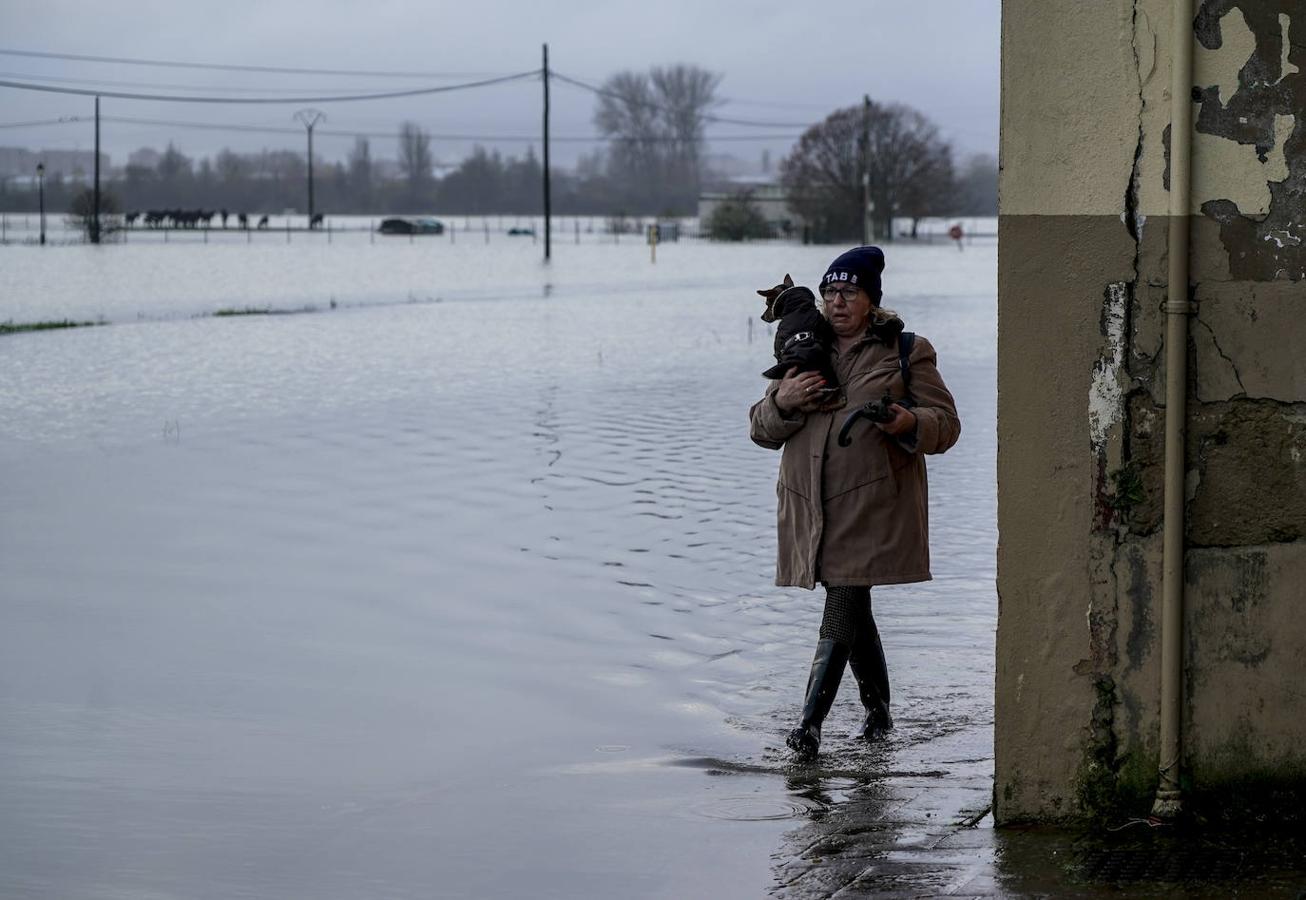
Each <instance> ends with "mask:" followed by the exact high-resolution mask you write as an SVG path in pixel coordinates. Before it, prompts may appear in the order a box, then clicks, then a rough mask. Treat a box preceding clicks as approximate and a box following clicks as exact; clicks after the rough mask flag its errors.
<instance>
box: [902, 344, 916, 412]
mask: <svg viewBox="0 0 1306 900" xmlns="http://www.w3.org/2000/svg"><path fill="white" fill-rule="evenodd" d="M915 343H916V333H915V332H913V331H903V332H900V333H899V334H898V368H899V369H901V370H902V386H903V390H905V391H906V392H907V399H908V400H911V399H913V398H912V395H911V348H912V345H913V344H915Z"/></svg>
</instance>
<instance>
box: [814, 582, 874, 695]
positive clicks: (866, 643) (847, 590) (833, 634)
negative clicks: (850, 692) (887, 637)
mask: <svg viewBox="0 0 1306 900" xmlns="http://www.w3.org/2000/svg"><path fill="white" fill-rule="evenodd" d="M821 639H822V640H827V639H828V640H835V641H839V642H840V643H842V644H845V645H846V646H847V647H848V649H849V656H848V663H849V665H850V666H851V667H852V670H853V675H854V676H856V678H857V685H858V687H859V688H860V690H861V694H862V702H863V703H864V704H866V707H867V709H868V710H869V709H871V708H872V707H874V708H876V709H879V710H883V711H884V712H885V715H886V716H887V710H888V704H889V667H888V666H887V665H886V663H885V661H884V647H883V646H882V645H881V644H880V630H879V629H878V628H876V627H875V617H874V616H873V615H872V614H871V589H870V588H868V587H827V588H826V589H825V614H824V615H823V616H822V617H821Z"/></svg>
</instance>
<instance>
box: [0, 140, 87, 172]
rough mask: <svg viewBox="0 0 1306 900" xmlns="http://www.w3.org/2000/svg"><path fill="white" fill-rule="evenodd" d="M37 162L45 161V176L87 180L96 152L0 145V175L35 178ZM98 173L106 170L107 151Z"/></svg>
mask: <svg viewBox="0 0 1306 900" xmlns="http://www.w3.org/2000/svg"><path fill="white" fill-rule="evenodd" d="M37 163H44V164H45V175H46V177H47V178H50V177H53V176H55V175H62V176H63V177H65V178H70V179H77V180H88V179H89V178H90V177H91V173H93V172H94V171H95V154H94V153H93V152H92V151H90V150H28V149H27V148H26V147H0V176H6V177H18V178H22V177H25V176H26V177H34V176H35V174H36V165H37ZM100 171H101V174H105V175H107V174H108V172H109V154H107V153H101V154H100Z"/></svg>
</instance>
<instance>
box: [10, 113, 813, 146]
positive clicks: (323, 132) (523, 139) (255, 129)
mask: <svg viewBox="0 0 1306 900" xmlns="http://www.w3.org/2000/svg"><path fill="white" fill-rule="evenodd" d="M93 121H95V120H94V117H92V116H64V117H63V118H59V119H45V120H43V121H33V122H8V123H0V129H3V128H24V127H32V126H39V125H71V124H76V123H80V122H93ZM100 121H102V122H111V123H114V124H120V125H145V126H153V127H160V128H189V129H194V130H199V131H234V132H246V133H253V134H285V135H302V134H303V133H304V131H303V129H302V128H291V127H288V126H287V127H280V126H276V125H249V124H238V123H227V124H222V123H217V122H187V121H177V120H172V119H141V118H136V117H133V116H101V117H100ZM313 134H314V135H315V136H318V137H332V138H360V137H362V138H379V139H382V140H386V139H392V140H394V139H398V137H399V134H398V132H397V131H349V130H343V129H334V130H333V129H327V128H315V129H313ZM424 134H425V136H426V137H427V138H429V139H430V140H434V141H485V142H487V143H488V142H491V141H500V142H505V143H537V142H540V141H541V140H542V139H541V136H540V135H522V134H431V133H429V132H427V133H424ZM796 137H798V135H795V134H728V135H721V136H720V137H714V138H712V140H714V141H784V140H794V139H795V138H796ZM675 140H677V139H676V138H665V137H651V138H610V137H605V136H603V135H550V136H549V141H550V142H554V141H557V142H560V143H564V142H565V143H576V144H601V143H605V142H608V141H620V142H622V143H671V142H674V141H675Z"/></svg>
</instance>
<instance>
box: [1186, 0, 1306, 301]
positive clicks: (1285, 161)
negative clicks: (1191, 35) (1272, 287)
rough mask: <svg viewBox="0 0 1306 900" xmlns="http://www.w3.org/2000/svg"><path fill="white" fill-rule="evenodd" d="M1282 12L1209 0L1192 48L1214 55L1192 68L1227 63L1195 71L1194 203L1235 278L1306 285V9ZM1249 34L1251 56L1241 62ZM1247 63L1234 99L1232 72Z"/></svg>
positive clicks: (1238, 0) (1250, 1) (1247, 2)
mask: <svg viewBox="0 0 1306 900" xmlns="http://www.w3.org/2000/svg"><path fill="white" fill-rule="evenodd" d="M1284 5H1285V4H1283V3H1270V2H1263V0H1262V2H1257V0H1205V2H1203V3H1202V6H1201V9H1200V11H1199V12H1198V15H1197V20H1196V23H1195V26H1196V34H1197V39H1198V42H1199V43H1200V44H1201V46H1202V47H1204V48H1206V50H1207V51H1212V52H1207V53H1200V52H1199V53H1198V54H1197V60H1198V61H1201V60H1210V61H1214V60H1218V59H1219V58H1221V57H1224V58H1225V63H1224V64H1223V68H1221V67H1220V66H1219V65H1215V64H1214V63H1212V64H1211V65H1207V66H1205V67H1202V66H1199V67H1198V69H1197V75H1196V78H1197V82H1196V86H1195V87H1194V88H1193V98H1194V100H1195V101H1196V102H1198V103H1199V104H1200V108H1199V110H1198V114H1197V121H1196V128H1197V133H1198V138H1197V140H1196V142H1195V143H1194V161H1195V163H1199V165H1197V166H1196V167H1195V175H1197V173H1207V175H1206V178H1205V180H1203V179H1202V176H1201V175H1197V177H1196V179H1195V184H1194V188H1195V190H1194V194H1193V199H1194V202H1195V203H1197V204H1199V205H1200V209H1201V212H1202V213H1203V214H1204V215H1205V216H1207V217H1208V218H1210V219H1212V220H1214V221H1215V222H1218V223H1219V226H1220V241H1221V243H1222V244H1223V245H1224V247H1225V249H1226V250H1227V251H1228V253H1229V271H1230V274H1231V275H1232V277H1233V278H1234V279H1236V280H1248V281H1273V280H1276V279H1287V280H1290V281H1300V280H1302V279H1303V278H1306V240H1303V238H1304V237H1306V236H1304V235H1303V227H1304V226H1303V223H1302V221H1301V216H1300V207H1301V197H1302V196H1303V195H1306V121H1303V119H1304V117H1303V116H1302V115H1300V113H1301V112H1302V110H1306V79H1303V78H1301V70H1302V66H1303V64H1306V3H1302V2H1300V0H1294V2H1293V3H1292V4H1291V6H1292V8H1293V10H1294V11H1299V12H1297V14H1295V15H1289V14H1287V13H1285V12H1284ZM1234 13H1237V15H1234ZM1248 35H1250V36H1251V39H1252V45H1251V53H1250V55H1249V56H1247V57H1244V53H1245V52H1246V51H1247V38H1248ZM1215 51H1218V52H1215ZM1244 58H1245V62H1243V63H1242V65H1241V67H1240V68H1239V69H1238V71H1237V85H1236V87H1235V88H1233V90H1232V91H1230V87H1231V84H1230V82H1229V80H1228V70H1229V66H1230V65H1231V64H1232V63H1234V62H1236V61H1237V60H1239V59H1244ZM1249 151H1251V152H1253V154H1254V156H1251V157H1249V156H1248V152H1249ZM1253 159H1254V160H1255V161H1256V162H1259V163H1260V168H1259V169H1258V168H1257V167H1256V164H1255V163H1254V162H1253ZM1231 185H1241V189H1235V188H1233V187H1231ZM1262 185H1264V187H1263V188H1262V187H1261V186H1262Z"/></svg>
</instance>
